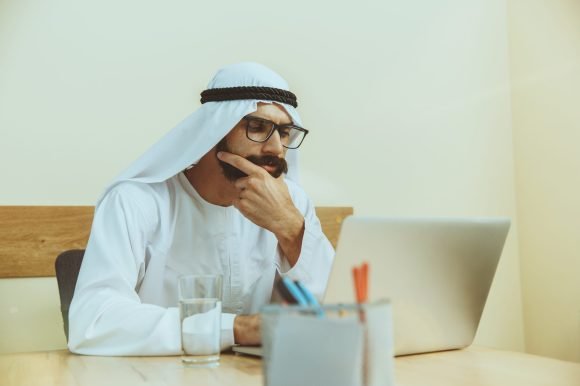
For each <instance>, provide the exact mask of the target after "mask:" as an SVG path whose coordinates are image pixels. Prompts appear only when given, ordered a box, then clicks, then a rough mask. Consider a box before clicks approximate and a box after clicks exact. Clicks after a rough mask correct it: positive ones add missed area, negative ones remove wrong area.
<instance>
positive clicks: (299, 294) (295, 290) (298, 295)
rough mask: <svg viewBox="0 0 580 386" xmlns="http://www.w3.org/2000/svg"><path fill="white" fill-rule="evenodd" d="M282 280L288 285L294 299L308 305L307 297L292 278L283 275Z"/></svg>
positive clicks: (302, 304)
mask: <svg viewBox="0 0 580 386" xmlns="http://www.w3.org/2000/svg"><path fill="white" fill-rule="evenodd" d="M282 281H283V282H284V285H285V286H286V288H287V289H288V291H289V292H290V294H291V295H292V297H294V299H296V302H297V303H298V304H299V305H301V306H307V305H308V300H306V297H304V295H303V294H302V291H300V289H299V288H298V287H297V286H296V284H294V282H293V281H292V280H290V279H289V278H287V277H285V276H284V277H282Z"/></svg>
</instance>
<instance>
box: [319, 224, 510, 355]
mask: <svg viewBox="0 0 580 386" xmlns="http://www.w3.org/2000/svg"><path fill="white" fill-rule="evenodd" d="M509 226H510V221H509V219H507V218H378V217H374V218H373V217H359V216H351V217H348V218H347V219H346V220H345V221H344V223H343V225H342V230H341V233H340V237H339V242H338V246H337V250H336V257H335V261H334V264H333V268H332V272H331V275H330V280H329V283H328V287H327V290H326V294H325V303H345V302H354V299H355V297H354V290H353V284H352V283H353V281H352V273H351V268H352V267H353V266H354V265H359V264H360V263H362V262H363V261H367V262H369V265H370V276H369V301H373V300H377V299H381V298H387V299H390V300H391V303H392V306H393V323H394V326H393V327H394V335H395V336H394V338H395V339H394V340H395V355H407V354H416V353H424V352H432V351H442V350H449V349H457V348H463V347H466V346H469V345H470V344H471V343H472V341H473V338H474V337H475V333H476V331H477V327H478V324H479V321H480V319H481V314H482V312H483V308H484V305H485V302H486V299H487V295H488V293H489V289H490V287H491V283H492V280H493V277H494V274H495V271H496V268H497V265H498V261H499V258H500V256H501V253H502V249H503V246H504V243H505V239H506V236H507V233H508V230H509Z"/></svg>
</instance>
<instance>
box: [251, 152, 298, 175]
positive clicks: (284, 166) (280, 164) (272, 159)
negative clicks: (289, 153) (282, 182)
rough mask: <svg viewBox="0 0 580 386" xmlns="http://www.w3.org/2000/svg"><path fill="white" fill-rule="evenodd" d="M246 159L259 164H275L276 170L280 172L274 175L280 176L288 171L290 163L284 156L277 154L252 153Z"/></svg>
mask: <svg viewBox="0 0 580 386" xmlns="http://www.w3.org/2000/svg"><path fill="white" fill-rule="evenodd" d="M246 159H247V160H248V161H250V162H252V163H253V164H255V165H258V166H273V167H275V168H276V170H275V172H277V173H278V172H279V173H278V175H276V176H274V177H276V178H277V177H279V176H280V175H281V174H282V173H288V163H287V162H286V160H285V159H284V158H280V157H276V156H275V155H264V156H257V155H250V156H248V157H246Z"/></svg>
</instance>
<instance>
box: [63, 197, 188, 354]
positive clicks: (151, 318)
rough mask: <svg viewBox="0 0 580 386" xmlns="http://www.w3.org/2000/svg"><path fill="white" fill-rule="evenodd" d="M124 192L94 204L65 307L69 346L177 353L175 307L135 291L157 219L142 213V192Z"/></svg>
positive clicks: (81, 351) (91, 350) (85, 350)
mask: <svg viewBox="0 0 580 386" xmlns="http://www.w3.org/2000/svg"><path fill="white" fill-rule="evenodd" d="M127 193H132V190H131V189H129V190H128V191H127V190H125V191H124V194H120V193H119V192H118V191H117V189H114V190H112V191H110V192H109V193H108V194H107V196H106V197H105V198H104V199H103V201H102V202H101V203H100V205H99V206H98V208H97V210H96V213H95V217H94V220H93V226H92V229H91V235H90V238H89V242H88V245H87V249H86V252H85V256H84V259H83V263H82V266H81V270H80V273H79V277H78V281H77V284H76V288H75V293H74V297H73V300H72V303H71V306H70V310H69V341H68V347H69V349H70V351H72V352H74V353H78V354H87V355H175V354H180V353H181V336H180V326H179V312H178V309H177V308H176V307H172V308H164V307H160V306H156V305H152V304H142V303H141V300H140V298H139V296H138V295H137V293H136V291H135V288H136V285H137V282H138V279H139V276H140V271H142V270H144V268H145V267H144V261H145V255H146V249H147V244H148V240H149V237H150V232H152V231H153V230H154V229H155V226H156V223H157V220H156V214H155V213H154V212H153V213H143V208H144V207H145V208H146V207H147V205H145V206H143V202H139V199H140V198H141V199H143V194H127ZM141 193H143V192H141ZM146 204H147V203H146Z"/></svg>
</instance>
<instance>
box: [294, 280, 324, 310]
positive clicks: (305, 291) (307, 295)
mask: <svg viewBox="0 0 580 386" xmlns="http://www.w3.org/2000/svg"><path fill="white" fill-rule="evenodd" d="M294 284H296V286H297V287H298V288H299V289H300V292H302V294H303V295H304V297H305V298H306V301H307V302H308V304H309V305H310V306H312V307H314V308H316V313H317V314H318V316H323V315H324V311H322V308H321V307H320V304H318V300H316V297H315V296H314V295H312V292H310V291H309V290H308V288H306V287H305V286H304V285H303V284H302V283H300V282H299V281H295V282H294Z"/></svg>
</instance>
